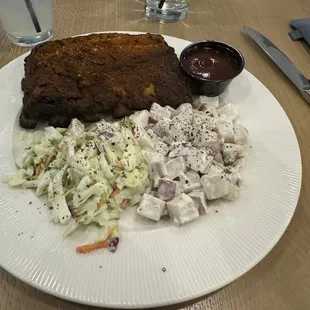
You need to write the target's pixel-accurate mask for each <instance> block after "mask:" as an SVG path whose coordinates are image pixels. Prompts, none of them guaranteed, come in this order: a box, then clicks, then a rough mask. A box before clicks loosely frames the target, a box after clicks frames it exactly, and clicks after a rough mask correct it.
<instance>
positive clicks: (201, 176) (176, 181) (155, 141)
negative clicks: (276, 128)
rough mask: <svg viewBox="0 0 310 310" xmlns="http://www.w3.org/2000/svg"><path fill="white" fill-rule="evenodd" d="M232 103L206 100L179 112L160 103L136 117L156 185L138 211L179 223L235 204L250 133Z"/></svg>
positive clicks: (137, 132)
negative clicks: (212, 206)
mask: <svg viewBox="0 0 310 310" xmlns="http://www.w3.org/2000/svg"><path fill="white" fill-rule="evenodd" d="M238 117H239V113H238V111H237V109H236V108H235V106H234V105H233V104H232V103H220V102H219V98H218V97H215V98H208V97H205V96H200V97H199V98H197V99H196V100H195V101H194V104H193V105H192V104H190V103H184V104H182V105H180V106H179V107H178V108H177V109H176V110H175V109H172V108H171V107H169V106H165V107H161V106H160V105H158V104H157V103H154V104H153V105H152V107H151V109H150V111H149V112H148V111H146V110H145V111H141V112H136V113H135V114H133V115H132V116H131V117H130V118H131V119H132V121H133V123H134V128H133V134H134V136H135V138H136V139H137V141H138V142H139V144H140V146H141V147H142V148H143V153H144V156H145V157H146V158H147V159H148V173H149V179H150V185H149V186H148V188H147V191H146V193H144V195H143V197H142V200H141V202H140V203H139V205H138V207H137V212H138V214H140V215H141V216H142V217H144V218H147V219H150V220H153V221H159V220H160V219H161V218H162V217H163V216H167V215H168V216H169V217H170V218H171V219H172V220H173V221H174V222H175V223H176V224H178V225H180V224H184V223H186V222H190V221H193V220H195V219H197V218H198V217H199V215H200V214H203V213H206V212H208V202H209V201H211V200H215V199H220V198H222V199H228V200H233V199H236V198H237V196H238V189H239V187H240V185H241V175H240V168H241V167H242V164H243V157H244V154H245V145H246V144H247V141H248V131H247V129H246V128H245V127H244V126H242V125H241V124H240V123H239V122H238Z"/></svg>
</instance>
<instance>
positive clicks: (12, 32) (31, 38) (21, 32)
mask: <svg viewBox="0 0 310 310" xmlns="http://www.w3.org/2000/svg"><path fill="white" fill-rule="evenodd" d="M0 20H1V22H2V25H3V27H4V30H5V31H6V34H7V36H8V38H9V40H10V41H11V42H13V43H15V44H17V45H20V46H33V45H36V44H38V43H41V42H44V41H47V40H49V39H51V38H52V37H53V8H52V0H0Z"/></svg>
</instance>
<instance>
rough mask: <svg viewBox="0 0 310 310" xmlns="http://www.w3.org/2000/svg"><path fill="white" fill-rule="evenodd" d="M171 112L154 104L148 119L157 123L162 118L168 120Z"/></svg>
mask: <svg viewBox="0 0 310 310" xmlns="http://www.w3.org/2000/svg"><path fill="white" fill-rule="evenodd" d="M170 116H171V112H170V111H169V110H168V109H165V108H163V107H162V106H160V105H159V104H158V103H156V102H154V103H153V104H152V106H151V109H150V117H151V118H152V119H153V120H155V121H157V122H158V121H159V120H160V119H162V118H170Z"/></svg>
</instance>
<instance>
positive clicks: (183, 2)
mask: <svg viewBox="0 0 310 310" xmlns="http://www.w3.org/2000/svg"><path fill="white" fill-rule="evenodd" d="M189 2H190V0H146V5H145V12H146V16H147V17H149V18H153V19H158V20H162V21H165V22H179V21H181V20H183V19H184V17H185V16H186V14H187V12H188V10H189Z"/></svg>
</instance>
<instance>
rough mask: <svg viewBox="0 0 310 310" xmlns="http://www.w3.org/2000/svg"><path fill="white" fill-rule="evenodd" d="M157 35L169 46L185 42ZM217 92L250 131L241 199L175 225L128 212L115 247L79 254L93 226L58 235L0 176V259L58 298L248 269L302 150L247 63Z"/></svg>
mask: <svg viewBox="0 0 310 310" xmlns="http://www.w3.org/2000/svg"><path fill="white" fill-rule="evenodd" d="M165 39H166V41H167V42H168V44H169V45H171V46H173V47H174V48H175V50H176V52H177V54H180V52H181V50H182V49H183V48H184V47H185V46H187V45H188V44H189V43H190V42H188V41H184V40H181V39H177V38H173V37H167V36H166V37H165ZM24 57H25V56H21V57H19V58H17V59H15V60H14V61H13V62H11V63H10V64H8V65H7V66H5V67H4V68H2V69H1V70H0V101H1V114H0V173H1V175H4V174H11V173H14V172H15V171H16V168H15V165H14V159H13V157H12V148H14V147H15V146H16V144H20V142H21V141H20V138H16V133H17V132H18V128H19V126H18V114H19V111H20V108H21V105H22V97H23V93H22V91H21V89H20V81H21V78H22V77H23V73H24V70H23V61H24ZM223 96H224V97H226V98H227V99H229V100H230V101H232V102H233V103H235V104H236V105H237V107H238V108H239V110H240V114H241V122H242V123H243V124H244V125H245V126H246V127H247V128H248V129H249V132H250V145H251V146H252V149H251V153H250V156H249V157H248V160H247V166H246V167H245V169H244V171H243V175H244V185H243V187H242V189H241V197H240V199H238V200H237V201H235V202H229V203H220V204H218V205H215V206H213V208H212V211H211V213H210V214H209V215H207V216H202V217H200V218H199V219H198V220H197V221H196V222H193V223H191V224H188V225H186V226H184V227H181V228H179V227H174V226H170V225H167V223H160V224H155V223H150V222H146V221H143V220H139V218H138V217H136V216H135V215H134V212H130V211H128V212H127V213H125V215H124V217H123V219H122V221H121V230H122V232H123V233H122V236H121V242H120V246H119V248H118V250H117V251H116V252H115V253H113V254H112V253H110V252H109V251H106V250H99V251H95V252H93V253H90V254H88V255H77V254H76V253H75V246H76V245H78V244H81V243H82V242H83V241H86V240H87V239H88V237H89V236H90V235H91V233H92V232H89V233H87V234H85V233H84V234H83V233H82V232H80V233H78V234H77V235H74V237H71V238H69V239H63V238H62V230H63V228H62V227H60V226H57V225H54V224H53V223H51V222H50V220H49V217H48V210H47V209H46V207H45V206H44V205H43V202H42V201H40V200H39V199H37V198H36V196H35V194H34V193H33V192H32V191H29V190H28V191H22V190H13V189H10V188H9V187H8V186H7V185H6V184H3V183H2V182H1V183H0V218H1V225H0V244H1V255H0V263H1V266H2V267H3V268H4V269H6V270H7V271H9V272H10V273H12V274H13V275H15V276H16V277H17V278H19V279H21V280H22V281H24V282H26V283H28V284H30V285H32V286H34V287H36V288H38V289H40V290H42V291H45V292H47V293H50V294H53V295H55V296H57V297H60V298H64V299H68V300H72V301H75V302H79V303H84V304H89V305H96V306H105V307H118V308H119V307H120V308H145V307H153V306H162V305H168V304H173V303H178V302H182V301H186V300H189V299H193V298H195V297H198V296H201V295H204V294H207V293H210V292H212V291H214V290H216V289H219V288H221V287H223V286H224V285H226V284H228V283H230V282H232V281H233V280H235V279H237V278H238V277H240V276H241V275H243V274H244V273H245V272H247V271H248V270H249V269H251V268H252V267H253V266H254V265H256V264H257V263H258V262H259V261H260V260H261V259H262V258H263V257H264V256H265V255H266V254H267V253H268V252H269V251H270V250H271V249H272V247H273V246H274V245H275V244H276V243H277V241H278V240H279V238H280V237H281V236H282V234H283V233H284V231H285V229H286V227H287V225H288V224H289V222H290V220H291V218H292V216H293V213H294V210H295V207H296V204H297V200H298V196H299V192H300V185H301V159H300V152H299V147H298V143H297V139H296V136H295V133H294V130H293V128H292V126H291V124H290V122H289V120H288V118H287V116H286V115H285V113H284V111H283V110H282V108H281V106H280V104H279V103H278V102H277V100H276V99H275V98H274V97H273V96H272V94H271V93H270V92H269V91H268V90H267V89H266V88H265V87H264V86H263V85H262V84H261V83H260V82H259V81H258V80H257V79H256V78H255V77H254V76H253V75H251V74H250V73H249V72H248V71H246V70H244V71H243V72H242V74H241V75H240V76H239V77H238V78H236V79H235V80H234V81H233V82H232V84H231V85H230V87H229V89H228V91H227V92H226V93H225V94H224V95H223ZM12 137H13V138H12ZM14 144H15V145H14ZM133 211H134V210H133ZM216 211H218V212H216ZM163 267H165V268H166V272H163V271H162V268H163Z"/></svg>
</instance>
